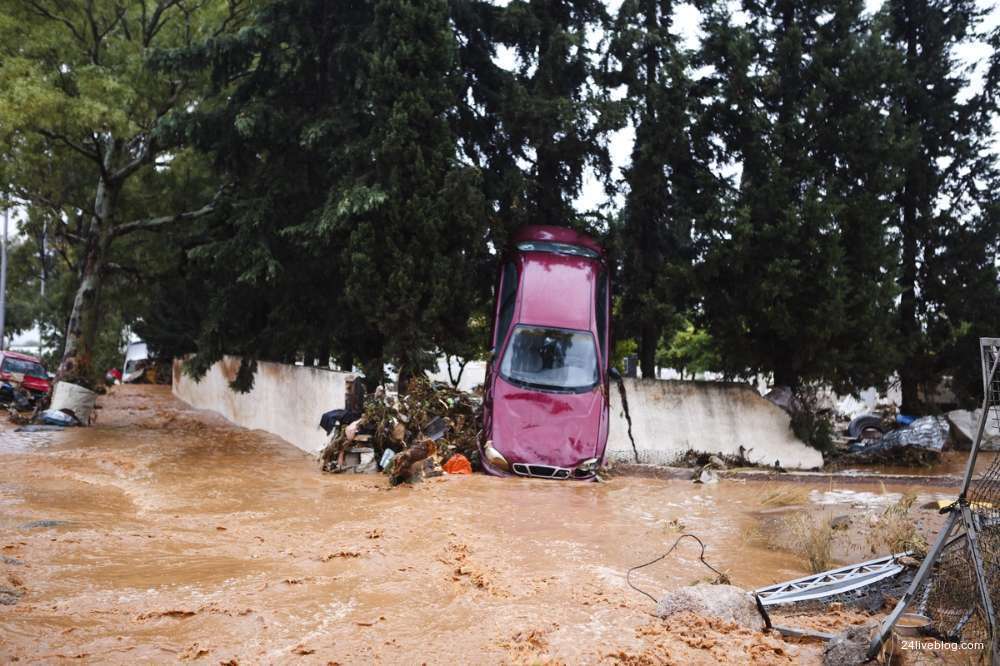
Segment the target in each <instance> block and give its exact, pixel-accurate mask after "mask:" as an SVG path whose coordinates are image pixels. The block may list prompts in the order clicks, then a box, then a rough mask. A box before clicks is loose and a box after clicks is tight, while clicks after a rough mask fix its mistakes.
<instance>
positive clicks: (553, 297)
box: [479, 226, 611, 479]
mask: <svg viewBox="0 0 1000 666" xmlns="http://www.w3.org/2000/svg"><path fill="white" fill-rule="evenodd" d="M610 331H611V323H610V285H609V277H608V265H607V256H606V253H605V251H604V249H603V248H602V247H601V246H600V245H599V244H598V243H596V242H595V241H594V240H593V239H592V238H590V237H588V236H585V235H583V234H580V233H577V232H575V231H573V230H571V229H566V228H563V227H549V226H530V227H524V228H522V229H520V230H519V231H518V232H517V233H516V234H515V236H514V238H513V240H512V243H511V247H510V249H509V250H508V252H507V253H506V254H505V255H504V256H503V259H502V261H501V263H500V270H499V274H498V279H497V289H496V306H495V309H494V321H493V339H492V347H493V348H492V354H491V356H490V362H489V365H488V367H487V372H486V386H485V395H484V404H483V407H484V409H483V431H482V436H481V439H480V442H479V446H480V453H481V459H482V463H483V467H484V468H485V469H486V471H487V472H489V473H491V474H497V475H510V474H516V475H519V476H532V477H540V478H546V479H592V478H594V476H596V474H597V470H598V468H599V467H600V465H601V462H602V461H603V459H604V450H605V447H606V446H607V441H608V406H609V405H608V388H609V386H608V381H609V377H608V370H609V366H608V354H609V345H610Z"/></svg>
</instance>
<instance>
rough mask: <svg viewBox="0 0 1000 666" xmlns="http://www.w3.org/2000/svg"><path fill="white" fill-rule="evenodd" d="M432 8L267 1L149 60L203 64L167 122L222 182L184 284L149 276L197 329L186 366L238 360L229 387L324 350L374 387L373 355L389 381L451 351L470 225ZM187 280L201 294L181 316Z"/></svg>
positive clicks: (465, 323)
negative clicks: (204, 91) (357, 367)
mask: <svg viewBox="0 0 1000 666" xmlns="http://www.w3.org/2000/svg"><path fill="white" fill-rule="evenodd" d="M447 9H448V8H447V4H446V3H445V2H444V1H443V0H414V1H412V2H407V3H398V2H378V3H374V4H365V3H352V2H346V1H345V2H342V3H329V2H323V1H321V0H316V1H314V2H306V3H303V2H291V1H290V0H275V1H274V2H271V3H268V4H267V5H265V6H264V7H263V8H262V9H261V10H260V11H259V12H258V13H257V14H256V15H255V17H254V19H253V21H252V25H251V29H249V30H245V31H242V32H241V33H239V34H237V35H234V36H232V37H231V38H228V39H226V40H215V41H213V42H210V43H206V44H205V45H204V46H203V47H202V48H200V49H192V50H188V51H185V52H178V53H175V54H168V55H169V57H165V58H164V59H163V62H162V63H161V64H162V66H164V67H179V68H189V67H194V68H198V67H211V70H212V73H213V79H214V80H215V81H216V82H217V83H218V91H217V93H216V94H214V95H212V96H211V97H210V98H209V99H207V100H206V101H205V103H204V104H203V105H202V108H201V109H200V110H199V113H198V114H196V115H195V116H194V117H193V119H192V122H190V123H189V124H188V126H187V127H186V128H184V129H185V131H186V132H187V133H188V134H189V135H190V136H191V139H192V140H193V141H194V142H195V143H196V144H197V145H199V146H201V147H202V149H203V150H206V151H209V152H211V153H212V154H214V155H215V156H216V162H217V164H218V166H219V168H220V170H222V171H223V172H224V173H225V174H226V175H227V177H228V178H231V179H232V180H233V181H234V183H235V187H234V191H233V193H232V196H231V197H230V200H229V202H228V204H229V206H230V214H229V215H227V216H226V221H225V223H224V224H223V225H219V224H216V225H213V226H212V227H206V228H204V229H202V230H201V235H200V237H193V238H192V239H191V245H193V246H194V247H193V249H191V250H190V251H188V252H187V253H186V255H185V257H184V258H182V264H183V265H185V266H186V267H187V268H189V269H193V270H190V271H188V274H189V276H190V278H189V279H185V280H180V281H174V282H173V283H172V284H169V285H168V284H166V280H164V281H163V282H162V283H161V285H162V286H161V288H162V289H163V290H164V291H165V292H168V293H167V294H165V295H166V296H168V298H167V300H168V301H169V302H171V303H173V304H174V309H175V310H177V311H178V312H179V313H183V314H184V315H185V316H187V317H188V318H189V319H191V320H194V321H196V322H197V324H196V328H197V330H198V333H197V335H196V336H195V339H193V340H187V341H184V342H185V344H189V345H191V346H193V347H194V348H195V349H196V350H197V352H198V353H197V355H196V356H195V358H194V360H193V362H192V364H191V369H192V371H194V372H195V373H196V374H198V373H201V372H204V371H205V370H207V368H208V367H209V366H210V365H211V363H213V362H214V361H216V360H217V359H218V358H220V357H221V356H222V355H223V354H227V353H229V354H239V355H240V356H242V357H243V358H244V361H245V362H244V366H243V372H241V373H240V376H239V377H238V379H239V381H238V386H237V388H240V389H246V388H248V387H249V386H250V383H251V382H252V376H253V372H252V370H253V368H254V366H255V361H256V360H257V359H266V360H280V361H290V360H293V359H295V358H297V357H299V356H300V355H304V357H305V358H306V359H307V362H310V361H311V360H312V359H319V360H320V362H321V363H325V362H326V360H327V359H329V358H330V356H331V355H332V356H333V357H335V358H336V359H337V360H338V362H339V363H340V364H342V365H346V366H351V365H353V364H354V363H359V364H361V365H362V366H363V367H364V368H365V370H366V372H367V374H368V377H369V379H370V380H371V381H373V382H378V381H381V379H382V369H383V367H384V364H385V363H386V362H391V363H393V364H394V365H396V367H397V369H398V370H399V371H400V373H401V375H403V376H404V377H405V376H406V375H408V374H410V373H413V372H418V371H420V370H423V369H425V368H426V366H427V365H428V363H429V361H430V360H431V359H432V358H433V355H432V352H434V351H436V350H437V349H444V350H446V351H447V352H449V353H468V352H467V349H468V347H469V346H468V345H467V344H466V341H468V340H470V339H473V338H475V337H476V336H477V330H478V329H477V328H476V327H475V326H474V325H472V322H473V320H474V319H475V315H476V314H477V308H479V307H480V306H481V305H482V304H484V303H485V300H486V298H485V294H486V293H487V290H488V282H487V280H485V279H483V272H484V268H485V267H486V266H487V261H486V259H485V257H486V252H487V245H486V238H487V236H486V229H487V226H486V225H487V219H488V218H487V215H486V211H485V206H484V203H483V196H482V192H481V188H482V183H481V178H480V171H479V170H478V169H477V168H475V167H474V166H472V165H470V164H468V163H467V162H466V161H463V160H462V159H461V156H460V154H459V150H458V147H459V142H458V140H457V138H456V134H455V129H454V125H456V124H458V121H457V119H456V115H457V111H456V109H457V107H458V105H459V100H461V99H463V98H464V94H465V88H464V85H465V84H464V81H463V79H462V77H461V70H460V68H459V66H458V60H457V45H456V39H455V35H454V33H453V31H452V27H451V25H450V24H449V16H448V12H447ZM487 273H488V271H487ZM200 282H201V283H207V284H211V285H214V286H216V287H217V289H213V291H212V300H211V302H210V303H209V304H207V306H206V307H204V308H201V309H200V310H196V311H193V312H192V311H191V309H190V307H189V306H187V303H188V302H189V298H187V294H189V293H190V291H191V290H192V289H195V288H197V285H198V284H199V283H200ZM459 285H461V286H462V287H463V288H461V289H460V288H457V287H458V286H459ZM169 292H173V296H172V297H170V296H169ZM164 328H165V327H164ZM175 337H176V336H175Z"/></svg>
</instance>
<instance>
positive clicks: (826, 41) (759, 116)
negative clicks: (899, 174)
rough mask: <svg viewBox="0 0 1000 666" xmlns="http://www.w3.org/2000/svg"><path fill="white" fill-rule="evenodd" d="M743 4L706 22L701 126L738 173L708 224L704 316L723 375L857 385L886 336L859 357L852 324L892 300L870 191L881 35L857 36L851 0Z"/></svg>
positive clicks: (878, 372)
mask: <svg viewBox="0 0 1000 666" xmlns="http://www.w3.org/2000/svg"><path fill="white" fill-rule="evenodd" d="M746 10H747V14H748V22H747V23H746V25H737V24H735V23H734V22H733V21H732V18H731V16H730V15H729V14H728V11H727V10H726V9H725V8H724V7H723V6H720V5H716V6H714V7H711V8H709V9H708V12H707V17H706V21H705V25H704V28H705V31H706V35H707V37H706V41H705V44H704V48H703V53H702V58H703V64H705V65H708V66H711V67H712V73H711V74H710V75H709V77H708V83H709V84H710V85H711V86H712V90H713V101H712V103H711V104H710V105H709V108H708V111H707V114H706V116H705V118H706V123H707V124H708V126H709V127H710V129H711V131H712V132H713V134H714V135H715V136H717V137H718V139H719V141H720V142H721V144H722V145H723V146H724V152H723V154H722V155H721V156H720V158H721V159H720V161H721V166H722V167H726V166H727V164H728V165H735V166H736V167H737V168H738V169H739V173H740V176H739V183H738V185H737V187H736V188H735V189H734V190H733V191H732V192H731V194H730V196H728V197H727V198H726V200H725V206H726V210H725V212H724V214H723V216H722V217H721V219H720V220H719V221H718V223H717V224H715V225H712V226H711V227H710V228H709V229H708V238H707V245H708V249H707V254H706V259H705V262H704V265H703V266H702V272H701V278H702V288H703V290H704V309H705V317H706V323H707V325H708V328H709V331H710V333H711V334H712V335H713V337H714V338H715V339H716V341H717V342H718V344H719V346H720V350H721V355H722V362H723V364H724V366H725V367H726V368H727V371H728V372H729V373H731V374H735V375H752V374H755V373H769V374H771V375H772V377H773V381H774V382H775V384H780V385H788V386H792V387H798V386H801V385H802V384H803V383H807V382H812V381H817V380H826V381H834V382H836V383H837V384H838V385H839V386H840V387H841V388H850V387H851V386H857V385H859V384H860V385H861V386H865V385H867V382H868V381H870V380H871V379H872V378H873V377H879V376H884V375H885V374H886V372H887V369H884V366H885V364H884V359H883V356H882V355H881V354H882V353H883V352H884V351H885V349H886V343H885V341H884V339H882V336H880V335H875V336H874V337H873V338H868V339H867V342H868V345H869V346H868V348H867V350H866V353H861V354H859V353H858V349H859V348H860V349H864V347H863V346H862V345H859V344H858V340H857V339H856V337H857V336H859V335H860V336H861V337H864V338H867V336H868V334H867V333H862V334H859V333H858V332H857V331H856V330H855V325H854V324H853V323H852V322H853V321H862V322H866V323H871V322H875V323H877V321H878V318H879V317H881V316H884V315H885V313H886V312H887V309H888V308H889V307H890V306H891V297H892V292H891V289H888V288H887V287H886V280H887V277H886V276H885V275H884V274H883V273H882V272H881V271H882V269H881V262H883V261H884V260H885V258H886V257H887V256H891V254H890V251H889V250H888V249H887V239H886V237H885V234H884V232H883V229H884V223H885V220H884V214H885V213H884V210H881V209H880V206H879V205H878V204H879V200H878V194H877V193H878V192H879V189H878V188H879V187H881V185H880V184H879V183H880V180H881V179H882V178H886V177H891V172H890V174H889V175H883V174H882V173H881V172H880V165H879V163H878V156H879V155H880V154H882V153H884V151H885V150H886V148H885V147H884V144H885V142H886V141H887V138H886V136H885V129H884V121H883V120H882V119H881V118H880V115H879V112H878V111H879V104H878V97H879V92H878V89H879V77H880V76H882V74H881V67H882V64H881V57H880V56H879V53H878V50H877V40H874V41H872V40H866V39H865V25H864V22H863V20H862V18H861V6H860V3H858V2H828V1H826V0H821V1H811V2H793V1H792V0H771V1H767V2H761V3H754V4H753V5H748V6H747V8H746ZM865 77H868V78H869V80H870V82H868V83H866V79H865ZM860 141H867V142H869V143H868V144H860V143H859V142H860ZM730 168H732V166H730ZM881 168H883V169H884V166H883V167H881ZM870 186H872V187H874V188H875V189H874V190H872V191H871V193H869V194H865V193H866V192H867V191H868V190H867V188H868V187H870ZM880 210H881V212H880ZM880 216H881V217H880ZM865 243H868V244H869V245H863V244H865ZM859 245H861V247H859ZM875 330H876V331H877V330H878V329H877V328H876V329H875Z"/></svg>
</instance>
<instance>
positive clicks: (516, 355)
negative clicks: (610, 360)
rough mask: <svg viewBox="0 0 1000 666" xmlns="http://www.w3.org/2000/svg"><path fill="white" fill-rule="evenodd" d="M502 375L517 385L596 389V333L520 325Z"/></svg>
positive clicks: (554, 388)
mask: <svg viewBox="0 0 1000 666" xmlns="http://www.w3.org/2000/svg"><path fill="white" fill-rule="evenodd" d="M500 374H501V375H503V377H504V379H507V380H509V381H511V382H513V383H515V384H519V385H521V386H526V387H530V388H537V389H541V390H546V389H547V390H554V391H581V390H586V389H589V388H593V387H594V386H595V385H596V384H597V380H598V374H597V351H596V348H595V347H594V336H592V335H591V334H590V333H588V332H586V331H567V330H564V329H559V328H543V327H539V326H523V325H520V326H517V327H516V328H515V329H514V332H513V333H511V336H510V342H509V343H508V344H507V351H506V353H505V354H504V357H503V362H502V363H501V364H500Z"/></svg>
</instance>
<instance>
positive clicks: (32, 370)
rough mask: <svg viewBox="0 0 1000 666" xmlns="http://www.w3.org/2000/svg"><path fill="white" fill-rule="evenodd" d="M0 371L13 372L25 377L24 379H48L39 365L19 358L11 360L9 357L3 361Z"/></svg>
mask: <svg viewBox="0 0 1000 666" xmlns="http://www.w3.org/2000/svg"><path fill="white" fill-rule="evenodd" d="M0 371H3V372H13V373H15V374H18V375H25V376H26V377H35V378H36V379H48V375H46V374H45V368H43V367H42V366H41V365H40V364H38V363H35V362H34V361H25V360H24V359H20V358H11V357H10V356H8V357H7V358H5V359H4V360H3V365H0Z"/></svg>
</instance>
